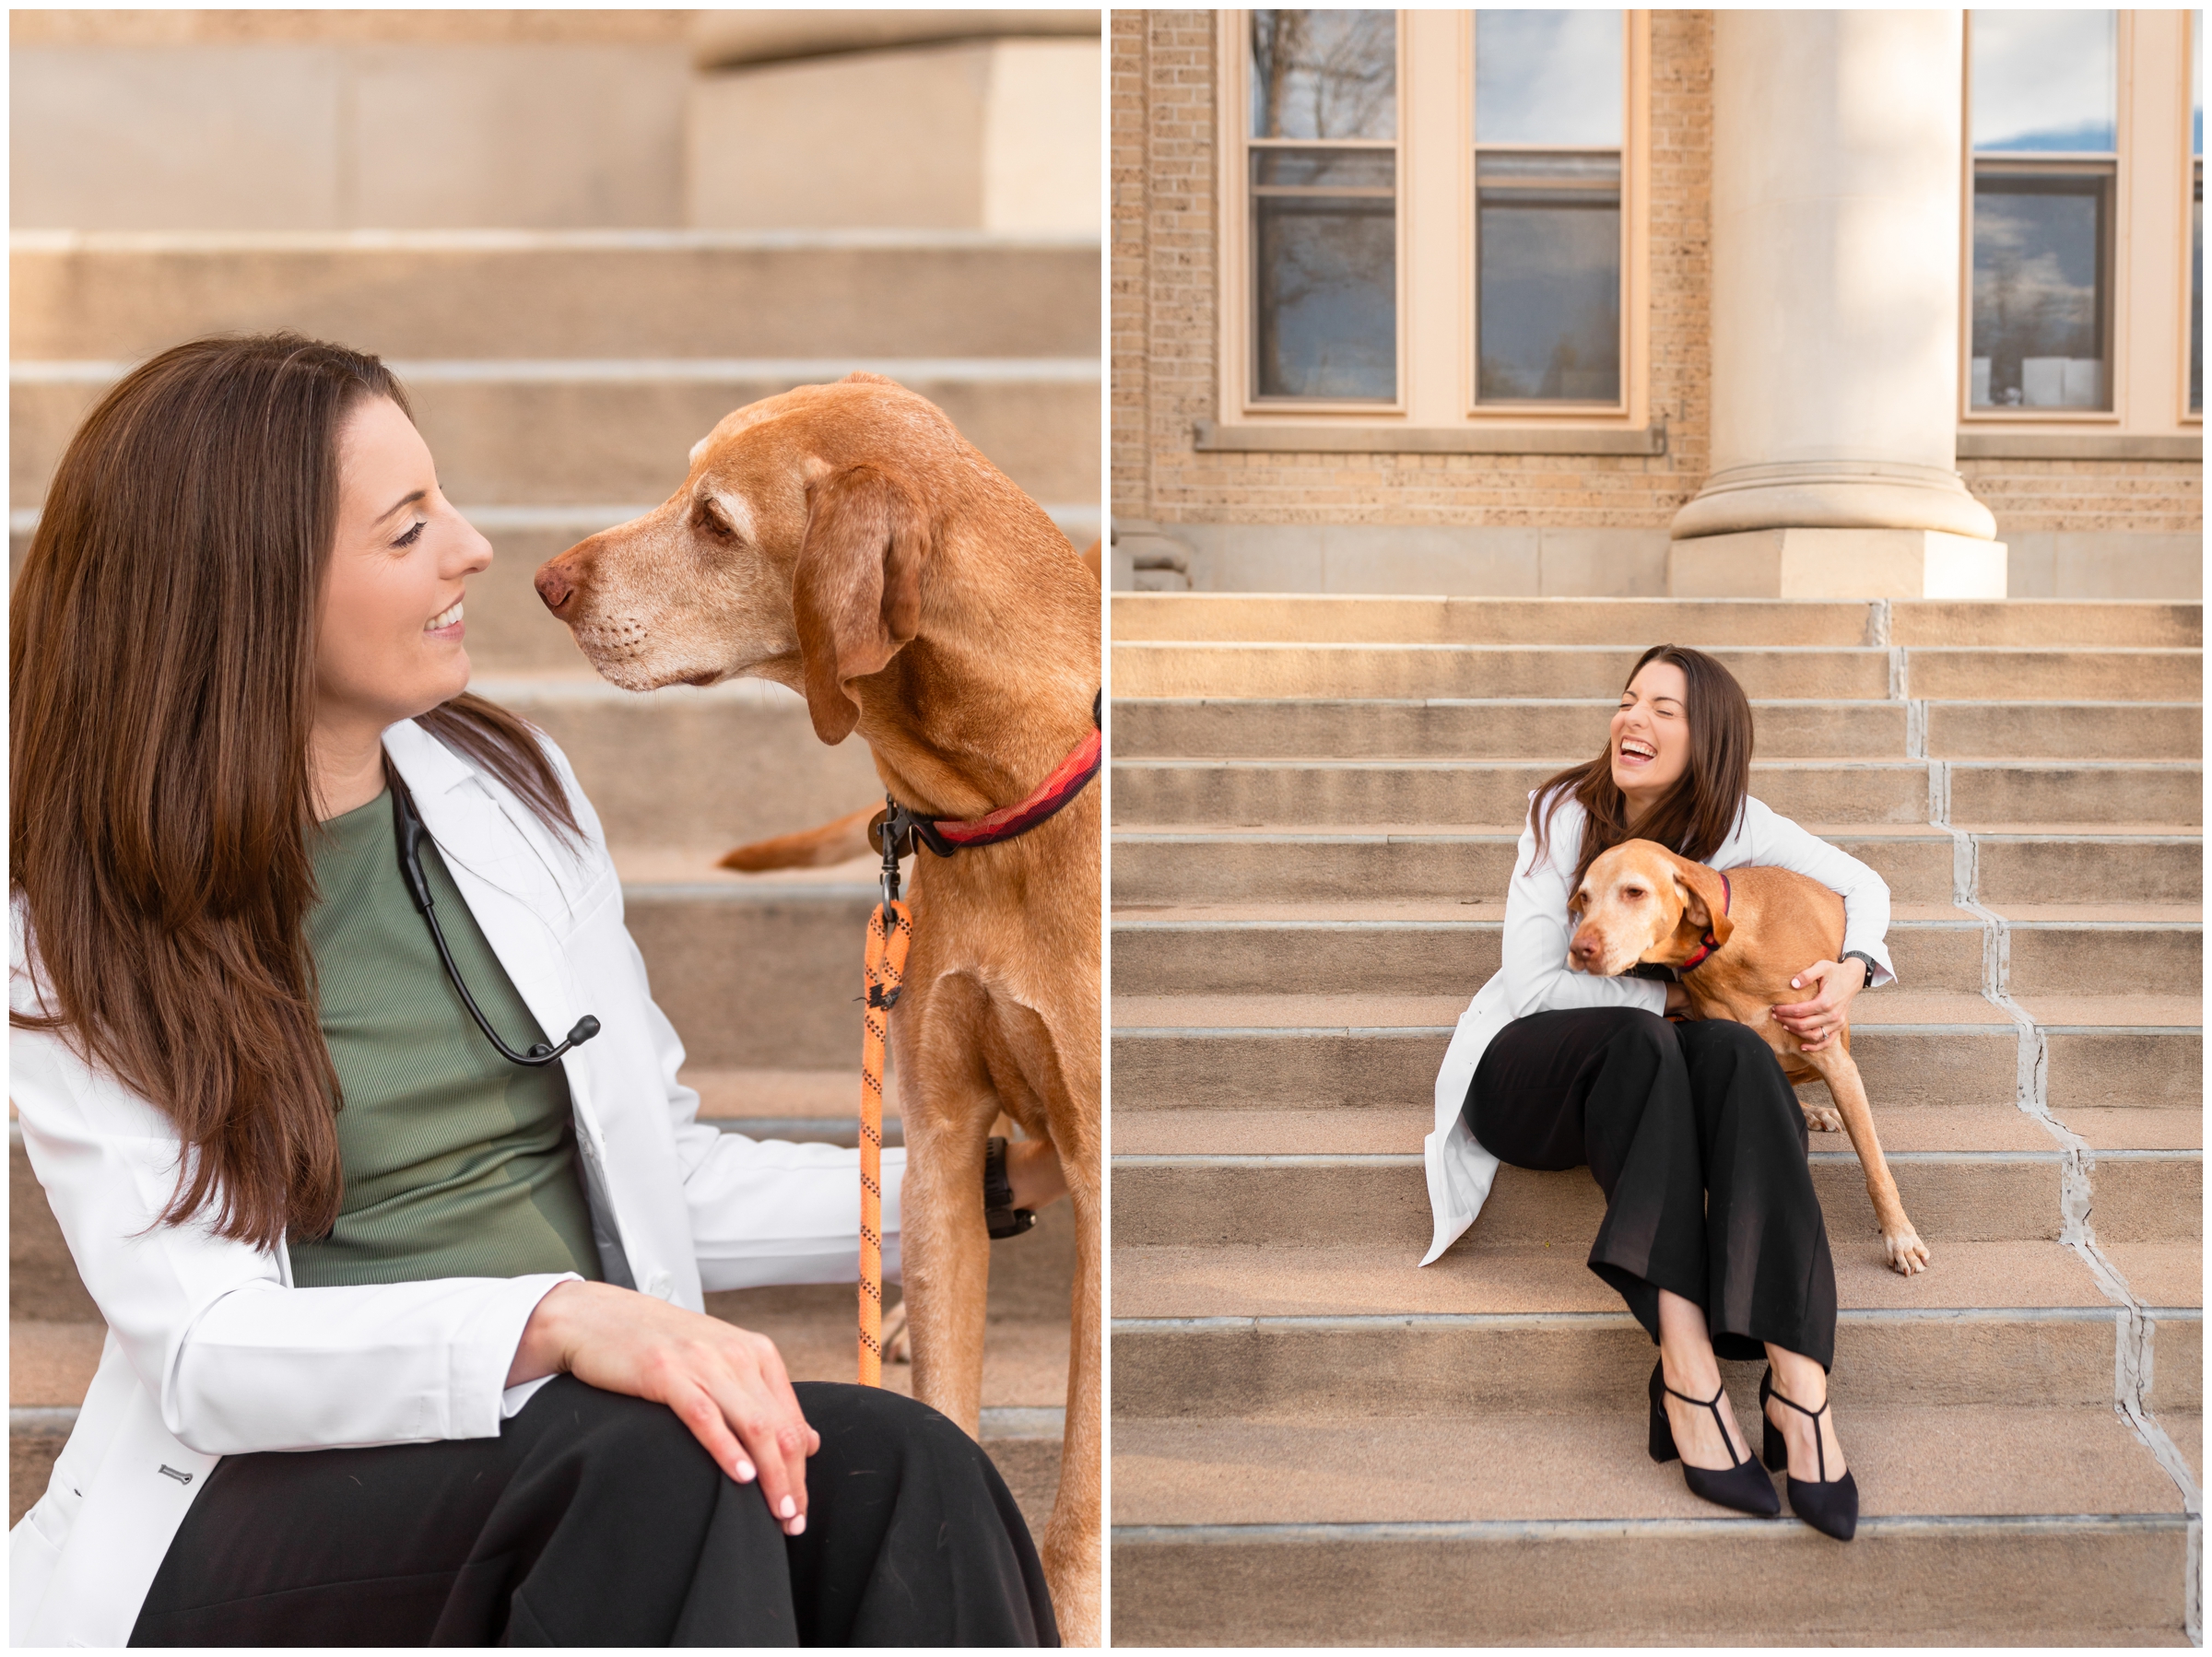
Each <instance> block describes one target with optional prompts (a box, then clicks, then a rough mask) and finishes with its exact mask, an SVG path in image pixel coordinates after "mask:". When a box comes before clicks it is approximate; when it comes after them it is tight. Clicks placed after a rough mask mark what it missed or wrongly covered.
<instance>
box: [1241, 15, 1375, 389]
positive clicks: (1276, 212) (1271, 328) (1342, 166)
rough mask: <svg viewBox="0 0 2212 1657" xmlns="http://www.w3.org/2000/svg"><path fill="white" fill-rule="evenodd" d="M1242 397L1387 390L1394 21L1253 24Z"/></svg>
mask: <svg viewBox="0 0 2212 1657" xmlns="http://www.w3.org/2000/svg"><path fill="white" fill-rule="evenodd" d="M1251 54H1252V60H1251V74H1252V132H1251V135H1250V167H1251V173H1250V177H1249V181H1248V182H1249V183H1250V186H1251V193H1252V266H1253V394H1254V395H1255V396H1259V397H1281V398H1306V399H1324V398H1325V399H1329V400H1345V401H1378V402H1390V401H1392V400H1394V398H1395V397H1396V396H1397V387H1398V365H1397V356H1398V345H1397V341H1398V302H1397V289H1398V278H1397V269H1398V253H1397V242H1398V238H1397V147H1396V144H1395V139H1396V137H1397V19H1396V17H1395V14H1394V13H1391V12H1355V11H1260V12H1253V14H1252V33H1251Z"/></svg>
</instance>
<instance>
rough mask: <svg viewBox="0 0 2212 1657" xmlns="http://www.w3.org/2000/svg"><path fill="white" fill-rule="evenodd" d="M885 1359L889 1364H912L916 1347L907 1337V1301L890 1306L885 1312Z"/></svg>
mask: <svg viewBox="0 0 2212 1657" xmlns="http://www.w3.org/2000/svg"><path fill="white" fill-rule="evenodd" d="M883 1361H884V1362H886V1363H887V1364H911V1363H912V1362H913V1361H914V1349H913V1347H912V1345H910V1344H909V1343H908V1341H907V1338H906V1302H905V1300H903V1299H901V1300H900V1302H899V1304H898V1305H896V1306H893V1307H890V1308H888V1310H886V1311H885V1312H884V1314H883Z"/></svg>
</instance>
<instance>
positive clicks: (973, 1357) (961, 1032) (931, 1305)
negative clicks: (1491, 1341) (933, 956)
mask: <svg viewBox="0 0 2212 1657" xmlns="http://www.w3.org/2000/svg"><path fill="white" fill-rule="evenodd" d="M965 987H966V986H965V981H962V980H958V979H947V980H945V981H940V982H938V983H936V984H935V985H933V986H932V990H933V992H934V993H932V994H931V996H930V998H929V1004H928V1005H927V1007H926V1010H924V1009H922V1008H917V1009H915V1010H916V1012H918V1013H922V1014H923V1016H922V1017H917V1018H915V1019H914V1020H913V1021H912V1025H910V1027H909V1035H910V1040H908V1041H907V1042H906V1043H904V1044H903V1045H902V1046H901V1048H900V1052H899V1058H900V1077H899V1093H900V1120H901V1122H903V1124H904V1126H905V1130H906V1176H905V1179H904V1181H903V1182H902V1183H901V1184H900V1194H899V1227H900V1234H899V1252H900V1285H901V1287H902V1288H903V1290H904V1293H903V1295H902V1299H903V1301H904V1303H905V1306H906V1310H907V1342H908V1346H909V1349H910V1350H911V1352H912V1355H913V1366H914V1396H915V1397H916V1398H919V1399H920V1400H921V1401H922V1402H923V1403H924V1404H928V1405H929V1406H930V1407H931V1408H932V1409H934V1410H936V1411H938V1412H939V1413H940V1414H942V1415H945V1416H949V1417H950V1418H951V1419H952V1420H954V1421H957V1422H958V1423H959V1425H960V1428H961V1429H962V1430H963V1431H965V1432H966V1433H967V1434H968V1436H969V1437H970V1438H975V1437H977V1436H978V1433H979V1429H980V1428H982V1407H983V1322H984V1312H985V1310H986V1307H987V1304H988V1299H989V1295H990V1287H991V1233H990V1230H989V1228H988V1227H987V1225H986V1224H985V1221H984V1218H983V1201H982V1190H983V1146H984V1141H985V1140H986V1139H987V1138H988V1137H989V1136H990V1128H991V1123H992V1121H993V1120H994V1118H995V1117H996V1116H997V1114H998V1101H997V1097H996V1095H995V1094H994V1093H993V1092H992V1090H991V1085H990V1078H989V1076H988V1075H986V1074H985V1073H984V1071H983V1067H982V1063H981V1061H980V1059H979V1057H978V1055H977V1053H976V1051H975V1048H974V1046H973V1045H972V1042H971V1034H972V1032H971V1029H970V1028H969V1026H970V1022H971V1019H970V1017H969V1015H970V1013H971V1009H970V1008H968V1007H967V1006H965V1005H962V1003H963V1001H964V999H965V997H964V995H963V993H962V991H963V989H964V988H965ZM906 1010H907V1009H906V1008H905V1007H904V1006H901V1007H900V1014H903V1013H905V1012H906ZM896 1017H897V1015H894V1020H895V1019H896ZM893 1028H894V1029H896V1028H897V1025H896V1022H894V1024H893ZM910 1077H911V1078H912V1080H911V1082H910V1080H909V1078H910Z"/></svg>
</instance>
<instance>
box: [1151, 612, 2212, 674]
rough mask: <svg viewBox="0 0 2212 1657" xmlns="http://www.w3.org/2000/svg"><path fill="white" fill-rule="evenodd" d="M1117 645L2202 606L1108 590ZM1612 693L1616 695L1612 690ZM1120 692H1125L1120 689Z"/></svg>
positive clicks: (1426, 637) (2197, 641) (1547, 639)
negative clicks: (1111, 599) (1470, 596)
mask: <svg viewBox="0 0 2212 1657" xmlns="http://www.w3.org/2000/svg"><path fill="white" fill-rule="evenodd" d="M1113 636H1114V638H1115V639H1116V640H1224V641H1227V640H1282V641H1292V642H1300V643H1333V644H1345V643H1360V642H1365V641H1370V640H1390V641H1395V642H1403V643H1418V644H1562V645H1566V644H1622V645H1625V644H1631V643H1632V644H1634V645H1635V646H1636V649H1637V651H1638V652H1641V651H1642V650H1643V649H1644V648H1645V647H1646V646H1647V645H1648V644H1650V643H1652V642H1653V641H1655V640H1662V639H1665V640H1673V641H1674V642H1676V643H1677V644H1689V645H1695V646H1697V647H1699V648H1700V649H1706V650H1711V649H1713V648H1714V647H1716V646H1729V645H1735V646H1743V645H1826V646H1830V647H1834V646H1844V647H1849V646H1853V645H1881V646H1890V645H1897V646H1935V647H1943V646H1951V647H1957V646H1976V645H1978V646H1999V647H2007V646H2008V647H2015V648H2018V647H2025V646H2038V645H2053V644H2055V645H2096V646H2105V647H2113V646H2124V647H2134V648H2137V649H2156V650H2192V649H2198V648H2201V647H2202V646H2203V644H2204V606H2203V605H2199V604H2194V603H2191V604H2174V603H2167V602H2120V603H2088V604H2085V603H2078V602H2077V601H2075V600H2072V599H2011V600H2007V601H2006V602H2004V603H2001V604H1990V603H1973V602H1968V601H1960V600H1889V601H1865V600H1833V601H1829V600H1803V599H1785V600H1776V599H1759V598H1722V599H1672V598H1596V599H1593V598H1400V597H1382V596H1364V595H1362V596H1355V595H1350V594H1337V593H1329V594H1321V593H1311V594H1308V593H1299V594H1286V593H1115V594H1114V595H1113ZM1613 688H1618V686H1616V687H1613ZM1124 694H1126V693H1125V692H1124Z"/></svg>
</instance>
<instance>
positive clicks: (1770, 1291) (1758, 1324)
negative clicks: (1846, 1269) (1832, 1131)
mask: <svg viewBox="0 0 2212 1657" xmlns="http://www.w3.org/2000/svg"><path fill="white" fill-rule="evenodd" d="M1464 1114H1465V1119H1466V1123H1467V1126H1468V1128H1469V1129H1470V1130H1471V1131H1472V1132H1473V1133H1474V1135H1475V1137H1476V1138H1477V1140H1478V1141H1480V1142H1481V1144H1482V1146H1483V1147H1484V1148H1485V1149H1486V1150H1488V1151H1489V1152H1490V1153H1491V1154H1492V1155H1493V1156H1495V1157H1497V1158H1499V1159H1500V1161H1504V1162H1510V1163H1512V1165H1513V1166H1514V1167H1516V1168H1536V1169H1562V1168H1578V1167H1580V1166H1582V1165H1583V1164H1584V1163H1587V1164H1588V1165H1589V1168H1590V1172H1591V1174H1592V1175H1593V1177H1594V1178H1595V1179H1596V1181H1597V1183H1598V1186H1599V1188H1600V1189H1601V1190H1603V1191H1604V1192H1605V1193H1606V1217H1605V1221H1604V1223H1603V1224H1601V1225H1600V1226H1599V1227H1598V1228H1597V1240H1596V1241H1595V1242H1594V1243H1593V1244H1592V1245H1591V1248H1590V1269H1591V1270H1592V1271H1594V1272H1595V1273H1596V1274H1597V1275H1599V1276H1600V1277H1603V1278H1604V1279H1605V1280H1606V1283H1608V1284H1609V1285H1611V1286H1612V1287H1614V1288H1616V1289H1618V1291H1619V1292H1620V1296H1621V1299H1624V1300H1626V1301H1627V1302H1628V1303H1629V1310H1630V1311H1631V1312H1633V1313H1634V1314H1635V1317H1636V1321H1637V1322H1640V1323H1641V1324H1642V1325H1643V1326H1644V1328H1645V1329H1646V1330H1647V1331H1648V1332H1650V1334H1651V1336H1652V1339H1653V1341H1656V1340H1657V1339H1658V1338H1659V1291H1660V1290H1661V1289H1663V1288H1664V1289H1669V1290H1672V1291H1673V1292H1674V1293H1676V1294H1677V1295H1680V1296H1681V1297H1682V1298H1683V1299H1686V1300H1692V1301H1695V1302H1696V1303H1697V1304H1698V1305H1699V1306H1700V1307H1702V1308H1703V1309H1704V1311H1705V1322H1706V1324H1707V1326H1708V1327H1709V1328H1710V1329H1711V1330H1712V1348H1713V1350H1714V1351H1715V1352H1716V1353H1718V1354H1719V1355H1720V1356H1721V1357H1745V1358H1756V1357H1764V1356H1765V1352H1764V1347H1763V1343H1765V1342H1768V1341H1771V1342H1773V1343H1774V1345H1776V1346H1780V1347H1782V1348H1783V1350H1784V1351H1788V1352H1801V1353H1803V1354H1804V1355H1805V1356H1806V1357H1811V1358H1817V1359H1818V1360H1819V1363H1820V1367H1821V1368H1822V1369H1828V1368H1829V1367H1830V1365H1831V1364H1832V1363H1833V1362H1834V1359H1835V1352H1836V1268H1835V1263H1834V1262H1833V1261H1831V1260H1830V1258H1829V1252H1828V1228H1827V1227H1826V1225H1825V1224H1824V1223H1823V1222H1822V1220H1821V1216H1820V1203H1819V1199H1818V1197H1816V1196H1815V1195H1814V1193H1813V1181H1812V1174H1811V1171H1810V1169H1808V1168H1807V1167H1806V1127H1805V1112H1804V1111H1803V1110H1802V1109H1801V1108H1800V1107H1799V1105H1798V1103H1797V1096H1796V1094H1795V1093H1794V1092H1793V1091H1792V1090H1791V1087H1790V1084H1789V1081H1788V1079H1787V1078H1786V1077H1785V1076H1783V1074H1782V1065H1781V1064H1779V1063H1777V1062H1776V1060H1775V1057H1774V1054H1773V1052H1772V1050H1771V1049H1770V1048H1769V1047H1768V1046H1767V1044H1766V1042H1765V1041H1764V1040H1761V1039H1760V1038H1759V1035H1758V1034H1757V1033H1756V1032H1754V1031H1752V1030H1750V1029H1748V1028H1745V1027H1744V1026H1743V1025H1740V1024H1730V1023H1728V1022H1726V1021H1724V1020H1717V1019H1716V1020H1711V1021H1706V1020H1694V1019H1693V1020H1690V1021H1688V1022H1685V1023H1681V1024H1669V1023H1668V1022H1667V1021H1666V1020H1665V1019H1664V1018H1661V1017H1658V1016H1657V1015H1656V1014H1653V1013H1646V1012H1641V1011H1638V1010H1635V1009H1633V1008H1627V1007H1591V1008H1585V1009H1580V1010H1575V1011H1570V1012H1559V1013H1532V1014H1531V1015H1529V1016H1528V1017H1525V1018H1516V1019H1514V1020H1513V1021H1512V1023H1511V1024H1508V1025H1507V1026H1506V1027H1505V1028H1503V1029H1501V1030H1500V1031H1499V1032H1498V1034H1497V1035H1496V1037H1494V1038H1493V1039H1492V1040H1491V1041H1490V1044H1489V1046H1488V1049H1487V1050H1485V1052H1484V1053H1483V1055H1482V1064H1481V1065H1480V1066H1479V1067H1478V1068H1477V1070H1476V1072H1475V1080H1474V1081H1473V1083H1472V1084H1471V1085H1470V1086H1469V1087H1468V1088H1467V1100H1466V1104H1465V1109H1464Z"/></svg>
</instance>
